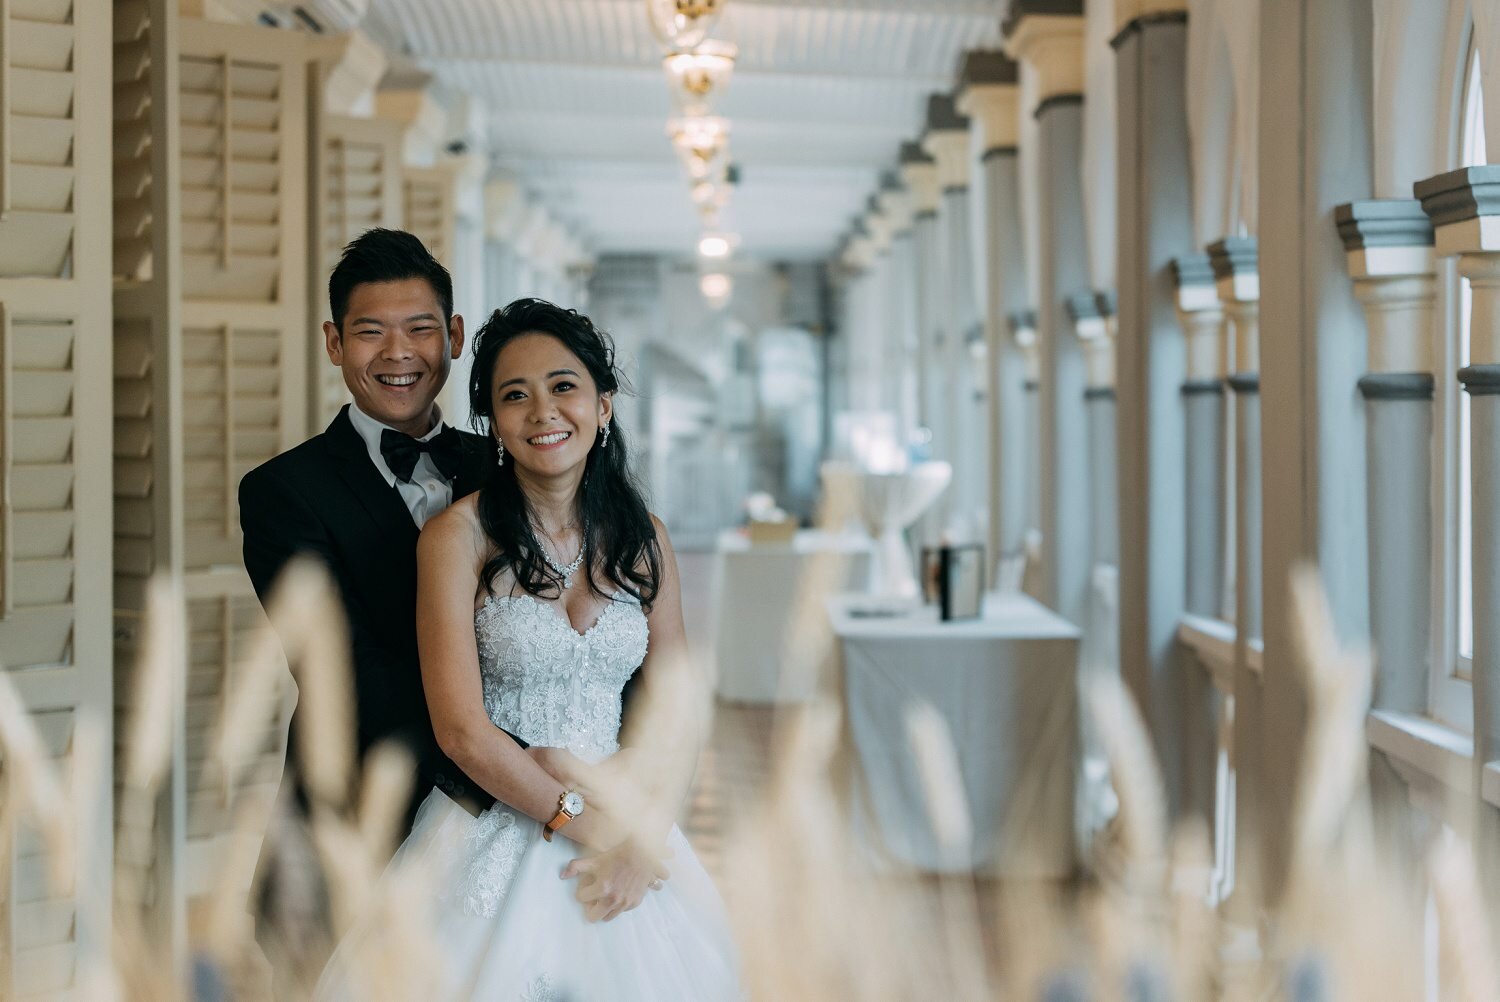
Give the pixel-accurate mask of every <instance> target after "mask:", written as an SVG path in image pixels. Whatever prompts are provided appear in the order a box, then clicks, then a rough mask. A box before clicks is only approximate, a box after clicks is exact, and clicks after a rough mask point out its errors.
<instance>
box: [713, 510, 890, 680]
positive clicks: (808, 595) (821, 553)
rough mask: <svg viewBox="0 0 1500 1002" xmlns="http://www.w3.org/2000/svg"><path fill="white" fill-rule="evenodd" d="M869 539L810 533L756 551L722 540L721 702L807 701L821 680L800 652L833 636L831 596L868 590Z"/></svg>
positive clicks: (718, 574)
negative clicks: (819, 635) (817, 634)
mask: <svg viewBox="0 0 1500 1002" xmlns="http://www.w3.org/2000/svg"><path fill="white" fill-rule="evenodd" d="M871 545H872V544H871V542H870V539H869V537H867V536H862V535H853V534H849V535H843V534H835V533H828V532H820V531H817V530H813V529H804V530H800V531H798V532H797V534H796V535H795V536H794V537H793V538H792V540H791V541H790V542H788V543H758V544H754V545H752V544H751V543H750V541H749V539H747V538H746V537H745V536H744V535H743V534H742V533H739V532H725V533H722V534H720V536H719V540H718V547H717V560H716V568H715V574H714V581H715V584H714V591H715V599H714V653H715V658H714V660H715V664H716V669H717V674H718V683H717V690H718V694H719V696H720V697H722V698H724V699H728V700H734V701H737V702H749V703H775V702H800V701H802V700H805V699H807V698H808V697H809V696H810V695H811V694H812V687H813V681H814V677H815V673H814V671H812V670H811V667H812V666H811V665H809V664H804V663H802V661H801V660H800V659H799V657H798V653H799V651H807V652H808V653H810V654H811V653H814V652H813V651H812V650H811V649H812V648H813V647H815V646H817V643H816V641H815V640H814V639H813V638H812V636H811V633H812V632H813V631H815V630H817V629H821V630H824V631H826V620H824V618H823V610H822V602H823V599H824V598H826V597H827V596H828V595H829V594H832V593H835V592H842V591H847V590H849V589H851V588H852V589H863V588H864V586H865V584H866V582H867V580H868V578H869V573H870V570H869V568H870V549H871Z"/></svg>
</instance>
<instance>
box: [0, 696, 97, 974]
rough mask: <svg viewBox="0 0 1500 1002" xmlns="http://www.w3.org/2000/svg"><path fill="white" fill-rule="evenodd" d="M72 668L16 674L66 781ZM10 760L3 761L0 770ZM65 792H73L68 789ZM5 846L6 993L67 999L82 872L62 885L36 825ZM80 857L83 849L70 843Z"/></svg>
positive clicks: (70, 763) (71, 726) (68, 774)
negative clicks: (7, 879) (7, 880)
mask: <svg viewBox="0 0 1500 1002" xmlns="http://www.w3.org/2000/svg"><path fill="white" fill-rule="evenodd" d="M75 674H76V670H75V669H71V668H52V669H42V670H39V671H35V672H27V671H18V672H14V673H12V674H11V681H12V683H13V684H14V685H15V686H16V688H17V690H18V692H19V693H20V695H21V698H22V700H23V701H25V703H26V705H27V706H28V708H30V710H31V714H30V716H31V722H32V725H33V726H34V727H35V728H36V731H37V734H38V736H39V737H40V738H41V741H42V746H43V749H44V750H45V752H46V753H47V755H48V757H49V759H50V760H51V763H52V765H53V768H54V770H55V772H56V775H57V777H58V779H59V780H60V781H62V782H64V783H67V782H68V781H69V780H70V777H71V773H72V768H73V760H72V752H73V730H74V724H75V721H76V719H77V706H76V705H75V704H74V701H73V699H72V698H71V694H70V693H69V690H72V689H74V688H75V687H76V682H74V680H73V678H72V676H73V675H75ZM3 767H4V762H3V760H0V772H3ZM60 795H63V796H66V795H68V794H66V793H65V792H62V791H60ZM0 844H4V861H5V865H6V866H8V867H9V869H10V884H9V886H10V892H11V893H10V895H9V901H7V902H5V903H4V908H5V915H4V939H5V945H6V950H5V951H4V952H5V955H6V957H7V958H8V968H9V969H8V975H9V983H10V991H9V992H0V995H3V996H4V997H6V998H16V999H59V998H67V997H69V995H70V993H71V991H72V990H73V989H74V987H75V981H76V974H77V969H78V919H79V898H78V891H79V886H78V880H77V876H76V873H75V874H68V875H66V876H65V878H64V879H63V881H62V882H61V883H58V882H57V875H56V874H55V873H54V871H53V865H52V864H53V862H54V861H53V859H52V854H53V853H54V852H55V851H56V849H57V848H58V847H57V846H54V845H52V844H50V843H49V842H47V841H46V840H45V838H44V837H43V836H42V835H41V834H40V833H39V832H37V831H36V830H35V829H33V828H31V827H29V826H27V825H21V826H19V827H18V828H17V829H16V830H15V831H14V832H13V833H11V835H10V836H9V837H8V838H0ZM66 848H67V849H68V850H69V852H70V854H73V855H75V856H76V854H77V852H78V850H79V847H78V846H76V845H74V846H68V847H66Z"/></svg>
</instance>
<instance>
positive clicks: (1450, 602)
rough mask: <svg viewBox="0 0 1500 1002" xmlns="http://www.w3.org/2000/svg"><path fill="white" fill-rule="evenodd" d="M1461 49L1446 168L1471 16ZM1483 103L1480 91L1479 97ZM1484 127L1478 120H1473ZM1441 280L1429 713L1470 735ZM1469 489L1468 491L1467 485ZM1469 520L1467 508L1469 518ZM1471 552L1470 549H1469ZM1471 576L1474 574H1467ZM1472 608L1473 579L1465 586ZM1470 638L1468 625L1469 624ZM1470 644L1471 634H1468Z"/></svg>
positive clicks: (1471, 63) (1455, 426)
mask: <svg viewBox="0 0 1500 1002" xmlns="http://www.w3.org/2000/svg"><path fill="white" fill-rule="evenodd" d="M1461 38H1462V45H1461V46H1459V47H1458V51H1459V52H1462V53H1463V55H1462V57H1461V58H1460V59H1459V60H1457V64H1456V65H1455V67H1454V69H1455V71H1456V72H1455V73H1454V75H1453V77H1452V83H1453V86H1452V90H1451V92H1450V96H1449V102H1448V109H1449V112H1448V121H1449V141H1448V143H1447V148H1448V163H1449V164H1450V165H1452V166H1454V167H1459V166H1463V164H1464V160H1465V154H1466V153H1467V146H1468V140H1469V135H1470V133H1469V125H1470V119H1471V116H1470V107H1469V101H1470V95H1471V93H1472V91H1471V88H1470V82H1471V81H1472V80H1473V79H1474V78H1475V75H1476V72H1477V69H1478V67H1477V63H1478V59H1479V51H1478V45H1477V41H1476V37H1475V32H1474V21H1473V18H1472V16H1470V17H1467V18H1466V19H1465V23H1464V28H1463V32H1462V36H1461ZM1480 98H1481V100H1482V99H1483V91H1482V90H1481V92H1480ZM1479 124H1480V127H1481V128H1482V127H1483V118H1482V116H1481V118H1480V120H1479ZM1437 270H1438V276H1439V278H1440V283H1439V294H1438V302H1437V307H1438V310H1439V325H1438V332H1437V333H1439V334H1440V337H1439V339H1438V343H1437V344H1436V345H1435V346H1434V347H1435V352H1434V354H1435V358H1434V362H1435V363H1436V364H1435V370H1436V374H1437V379H1436V380H1435V382H1436V392H1435V394H1434V400H1433V405H1434V414H1433V416H1434V427H1433V431H1434V444H1435V445H1436V447H1437V461H1438V462H1437V466H1438V469H1437V470H1436V471H1435V473H1436V476H1435V477H1434V495H1435V496H1434V498H1433V502H1434V503H1433V511H1434V512H1436V513H1438V514H1439V515H1440V517H1439V518H1438V519H1436V521H1435V525H1434V527H1433V529H1434V540H1433V542H1434V547H1433V564H1434V566H1433V575H1432V580H1433V582H1434V583H1435V585H1436V587H1434V589H1433V595H1432V601H1433V607H1434V608H1433V613H1434V626H1435V629H1434V630H1433V647H1434V650H1433V657H1432V662H1431V665H1432V668H1431V671H1430V673H1429V678H1428V713H1429V715H1430V716H1432V717H1433V718H1434V719H1436V720H1438V721H1439V722H1440V723H1443V724H1445V725H1447V726H1449V727H1453V728H1455V729H1457V730H1459V731H1462V732H1463V733H1465V734H1470V733H1472V732H1473V729H1474V714H1473V706H1474V690H1473V683H1472V681H1471V679H1472V678H1473V658H1472V656H1471V655H1469V654H1465V653H1464V650H1463V644H1462V638H1461V636H1460V629H1459V627H1460V610H1459V605H1460V599H1461V596H1462V595H1463V593H1464V588H1463V582H1462V560H1461V556H1462V555H1461V539H1462V525H1461V516H1462V514H1463V498H1462V497H1461V494H1462V489H1461V488H1462V475H1463V462H1464V458H1465V457H1464V456H1463V455H1462V453H1463V452H1464V451H1465V445H1466V443H1465V439H1464V436H1463V426H1462V421H1463V407H1464V405H1465V403H1466V400H1465V398H1464V390H1463V387H1462V386H1460V385H1459V383H1458V379H1457V372H1458V370H1459V368H1460V367H1461V366H1462V364H1463V355H1462V345H1461V341H1462V338H1463V327H1462V325H1463V323H1464V301H1465V296H1464V280H1463V279H1462V278H1461V277H1460V276H1459V274H1458V267H1457V263H1456V261H1455V260H1454V259H1453V258H1444V259H1439V261H1438V262H1437ZM1471 487H1472V485H1471ZM1469 515H1470V518H1471V520H1472V506H1471V507H1470V510H1469ZM1471 545H1472V543H1471ZM1470 573H1471V575H1472V566H1471V567H1470ZM1470 601H1471V602H1472V578H1471V583H1470ZM1470 626H1471V630H1472V621H1471V623H1470ZM1470 637H1471V641H1470V642H1471V643H1472V633H1471V634H1470Z"/></svg>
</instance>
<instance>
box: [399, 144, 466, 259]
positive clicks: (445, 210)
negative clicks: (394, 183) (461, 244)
mask: <svg viewBox="0 0 1500 1002" xmlns="http://www.w3.org/2000/svg"><path fill="white" fill-rule="evenodd" d="M453 185H454V178H453V172H452V171H451V170H450V169H448V168H447V167H408V168H406V172H405V175H404V177H403V178H402V188H403V193H404V198H405V216H406V229H407V230H409V231H410V232H411V233H413V234H415V235H416V236H417V238H418V239H419V240H421V241H422V243H424V244H426V245H427V249H428V250H429V251H431V252H432V256H433V257H435V258H437V259H438V261H439V262H441V263H442V265H443V266H444V267H445V268H449V269H452V267H453V231H454V225H455V219H454V215H455V208H454V201H453V194H454V193H453Z"/></svg>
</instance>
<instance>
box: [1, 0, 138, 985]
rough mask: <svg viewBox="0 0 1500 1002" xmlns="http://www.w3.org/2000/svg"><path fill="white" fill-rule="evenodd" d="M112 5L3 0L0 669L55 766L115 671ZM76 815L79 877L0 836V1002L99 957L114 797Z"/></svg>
mask: <svg viewBox="0 0 1500 1002" xmlns="http://www.w3.org/2000/svg"><path fill="white" fill-rule="evenodd" d="M127 2H128V0H127ZM107 9H108V8H104V9H100V8H97V7H94V6H92V5H87V4H84V3H82V2H80V0H4V2H0V665H3V666H4V669H5V670H6V671H7V673H8V678H9V680H10V681H11V682H12V683H14V685H15V687H16V690H17V692H18V693H19V695H20V697H21V699H22V700H23V702H24V704H25V706H26V707H27V709H28V711H29V716H30V718H31V720H32V722H33V723H34V724H35V726H36V728H37V729H38V731H39V732H40V733H41V736H42V739H43V742H44V744H45V745H46V747H47V748H48V749H49V750H50V752H51V753H52V754H53V755H54V756H56V757H58V758H59V759H61V760H63V762H64V764H70V763H71V756H72V751H73V749H72V744H73V727H74V724H75V721H76V720H78V719H79V715H80V714H81V713H82V712H84V711H87V712H88V713H89V715H90V717H91V718H92V719H94V720H97V721H100V722H101V725H102V726H106V727H107V724H104V723H103V722H104V721H107V715H108V712H109V699H110V692H109V689H110V681H111V676H112V665H111V660H110V645H109V636H110V617H109V610H110V580H111V576H112V575H111V556H110V545H109V542H110V541H109V532H110V517H109V486H108V485H109V435H110V421H111V415H110V411H109V404H108V401H109V382H108V380H109V352H110V318H109V311H110V288H111V286H110V275H111V256H110V238H111V229H112V226H111V204H110V191H111V184H110V159H111V152H110V150H111V146H112V137H113V130H112V128H111V123H110V108H111V104H112V102H111V80H110V71H111V66H112V52H111V48H112V43H111V34H110V19H109V18H108V17H104V16H100V15H103V14H104V12H105V10H107ZM4 767H5V763H3V762H0V777H3V776H4V774H5V768H4ZM63 771H64V773H65V775H64V776H63V777H62V778H63V779H64V780H66V779H67V778H68V777H67V776H66V773H67V772H68V771H69V770H68V769H66V768H65V769H64V770H63ZM3 785H4V783H0V787H3ZM57 795H58V796H66V795H67V794H66V793H64V792H61V791H59V793H58V794H57ZM88 807H89V809H90V810H92V811H97V812H98V813H97V815H96V818H97V820H96V821H95V822H94V823H91V824H90V825H88V826H87V827H85V828H84V829H82V830H81V831H80V833H79V838H80V840H81V841H82V843H83V845H82V846H76V847H73V848H74V850H75V852H74V856H75V858H78V859H80V860H81V861H82V863H84V864H87V865H88V866H89V867H90V869H89V871H88V872H87V874H86V876H85V877H80V876H79V875H78V874H77V873H73V874H70V875H67V878H66V880H65V881H64V884H65V886H62V887H56V886H53V885H51V884H50V883H48V882H46V881H45V880H44V879H43V877H44V875H45V869H46V867H45V865H44V864H45V862H46V860H47V855H48V850H49V847H47V846H44V845H43V844H42V843H41V841H40V840H39V838H38V837H37V836H36V834H35V833H33V832H29V831H27V830H25V829H24V828H23V829H20V830H16V829H12V830H10V831H5V832H3V833H0V846H3V850H0V867H4V868H5V870H6V871H7V872H8V874H9V876H10V878H11V883H10V888H9V890H10V893H9V894H8V895H4V896H0V897H3V900H0V922H3V929H0V968H3V970H0V997H3V998H36V997H47V998H55V997H66V996H67V994H68V993H69V992H70V991H72V990H73V989H74V987H75V972H76V971H77V969H78V968H79V966H80V964H79V956H80V951H90V952H91V953H92V954H93V955H95V956H97V955H98V951H99V950H100V949H101V948H105V949H107V943H108V939H109V925H108V922H109V905H108V902H109V899H110V872H109V869H108V866H107V862H106V861H107V859H108V856H109V842H110V838H109V833H110V831H111V829H112V826H111V824H110V823H109V821H110V812H111V804H110V796H109V792H108V789H107V788H105V789H102V790H99V791H98V796H97V798H94V797H92V796H91V798H90V803H89V804H88ZM84 850H86V851H84ZM80 887H88V888H89V891H90V893H89V894H88V895H84V896H79V895H78V894H77V893H76V891H77V889H78V888H80Z"/></svg>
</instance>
